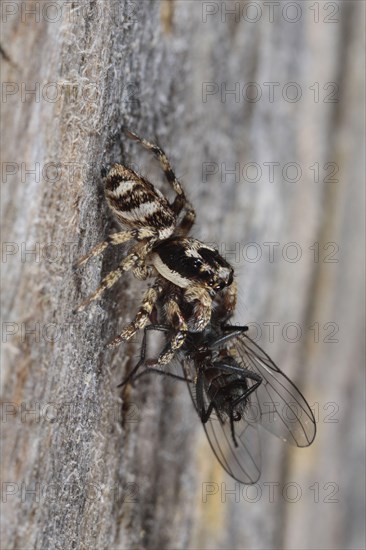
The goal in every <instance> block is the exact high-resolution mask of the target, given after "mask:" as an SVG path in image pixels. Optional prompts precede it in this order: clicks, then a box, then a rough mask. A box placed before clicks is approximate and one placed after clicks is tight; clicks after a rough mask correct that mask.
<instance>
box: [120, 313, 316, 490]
mask: <svg viewBox="0 0 366 550" xmlns="http://www.w3.org/2000/svg"><path fill="white" fill-rule="evenodd" d="M187 314H188V313H187ZM221 321H223V322H222V323H221ZM226 321H227V315H226V314H225V313H224V311H223V310H222V309H221V310H220V304H218V307H217V308H216V309H215V313H214V314H213V318H212V321H211V323H210V325H209V326H208V327H206V329H205V330H204V331H202V332H189V333H188V335H187V338H186V340H185V342H184V345H183V346H182V348H181V350H180V352H179V356H178V358H177V359H178V360H179V363H180V364H181V366H182V369H183V375H177V374H173V373H171V372H169V371H166V370H160V369H157V368H156V366H157V364H156V362H154V361H152V360H146V342H147V333H148V332H150V331H162V332H164V333H165V334H166V340H167V342H168V343H167V345H169V341H170V338H171V332H172V329H171V327H169V326H168V325H164V324H153V325H149V326H148V327H146V329H145V335H144V339H143V344H142V349H141V358H140V361H139V363H138V364H137V365H136V367H135V368H134V369H133V371H132V372H131V374H130V376H129V377H128V379H127V380H129V379H131V378H138V377H139V376H141V375H143V374H145V373H147V372H156V373H159V374H163V375H165V376H170V377H173V378H178V379H180V380H185V381H186V383H187V385H188V388H189V391H190V394H191V397H192V401H193V404H194V406H195V409H196V411H197V413H198V416H199V417H200V419H201V422H202V424H203V427H204V429H205V432H206V435H207V438H208V441H209V443H210V445H211V448H212V450H213V452H214V453H215V455H216V457H217V459H218V460H219V462H220V463H221V465H222V466H223V468H224V469H225V470H226V471H227V472H228V473H229V474H230V476H232V477H233V478H234V479H236V480H237V481H240V482H241V483H246V484H252V483H256V482H257V481H258V479H259V477H260V473H261V449H260V437H259V430H258V426H262V427H263V428H264V429H266V430H267V431H269V432H271V433H272V434H274V435H275V436H277V437H279V438H280V439H282V440H283V441H285V442H287V443H290V444H292V445H295V446H297V447H307V446H308V445H310V444H311V443H312V441H313V440H314V437H315V433H316V426H315V419H314V415H313V413H312V411H311V409H310V407H309V405H308V403H307V401H306V400H305V398H304V397H303V395H302V394H301V392H300V391H299V390H298V389H297V387H296V386H295V385H294V384H293V382H292V381H291V380H290V379H289V378H288V377H287V376H286V375H285V374H284V373H283V372H282V371H281V370H280V369H279V368H278V367H277V365H276V364H275V363H274V362H273V361H272V360H271V359H270V357H269V356H268V355H267V354H266V353H265V352H264V351H263V350H262V349H261V348H260V347H259V346H258V345H257V344H256V343H255V342H254V341H253V340H252V339H251V338H249V336H248V335H247V332H248V328H247V327H236V326H232V325H228V324H226ZM142 366H145V367H146V369H145V370H143V371H142V372H141V373H140V374H137V376H136V372H137V370H138V369H139V368H140V367H142ZM127 380H125V381H124V383H126V382H127Z"/></svg>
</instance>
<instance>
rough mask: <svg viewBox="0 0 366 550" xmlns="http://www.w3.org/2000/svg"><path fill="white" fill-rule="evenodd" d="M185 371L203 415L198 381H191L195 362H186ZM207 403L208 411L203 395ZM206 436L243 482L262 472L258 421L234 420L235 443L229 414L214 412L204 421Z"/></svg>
mask: <svg viewBox="0 0 366 550" xmlns="http://www.w3.org/2000/svg"><path fill="white" fill-rule="evenodd" d="M183 368H184V374H185V377H186V379H187V385H188V389H189V392H190V394H191V398H192V401H193V404H194V407H195V409H196V411H197V413H198V416H199V417H201V415H200V411H199V408H198V405H197V398H196V387H195V384H194V383H192V382H189V381H188V380H194V378H195V371H194V365H193V363H192V362H191V361H190V360H185V361H184V362H183ZM204 406H205V410H207V408H208V406H209V401H208V398H207V395H206V394H205V395H204ZM203 427H204V429H205V432H206V435H207V439H208V441H209V443H210V445H211V449H212V450H213V452H214V454H215V455H216V458H217V459H218V461H219V462H220V464H221V465H222V467H223V468H224V470H226V472H227V473H228V474H229V475H230V476H231V477H232V478H234V479H235V480H237V481H239V482H240V483H245V484H248V485H250V484H253V483H256V482H257V481H258V479H259V477H260V474H261V455H260V441H259V434H258V428H257V425H256V424H255V423H252V422H249V421H247V420H246V419H245V418H241V420H239V421H236V422H234V429H235V438H236V440H237V444H238V446H236V445H235V443H234V441H233V437H232V434H231V427H230V421H229V418H228V417H227V416H224V415H219V414H218V413H217V412H214V411H213V412H212V414H211V416H210V418H209V420H208V421H207V422H206V423H205V424H203Z"/></svg>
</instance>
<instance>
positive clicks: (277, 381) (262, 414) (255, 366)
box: [230, 333, 316, 447]
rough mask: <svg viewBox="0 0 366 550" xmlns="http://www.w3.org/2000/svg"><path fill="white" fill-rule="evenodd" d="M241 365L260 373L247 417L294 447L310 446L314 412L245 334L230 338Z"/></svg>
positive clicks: (313, 430) (314, 428) (314, 431)
mask: <svg viewBox="0 0 366 550" xmlns="http://www.w3.org/2000/svg"><path fill="white" fill-rule="evenodd" d="M232 344H233V346H232V347H231V346H230V349H231V350H233V353H234V354H239V357H240V360H239V361H240V363H241V365H242V366H243V367H244V368H247V369H250V370H252V371H253V372H256V373H257V374H259V376H260V377H261V378H262V383H261V385H260V386H259V387H258V388H257V390H256V391H255V392H253V393H252V394H251V396H250V404H249V406H248V408H247V414H246V415H245V416H246V417H247V418H248V417H249V418H250V419H251V421H254V420H256V421H258V422H259V423H260V424H261V425H262V426H263V427H264V428H265V429H266V430H268V431H269V432H271V433H272V434H274V435H276V436H277V437H279V438H280V439H282V440H283V441H286V442H287V443H290V444H292V445H297V447H307V446H308V445H310V444H311V443H312V442H313V440H314V438H315V433H316V425H315V418H314V415H313V413H312V411H311V409H310V407H309V405H308V403H307V401H306V399H305V398H304V396H303V395H302V394H301V392H300V391H299V390H298V389H297V388H296V386H295V385H294V384H293V383H292V382H291V380H290V379H289V378H288V377H287V376H286V375H285V374H284V373H283V372H282V371H281V370H280V369H279V368H278V367H277V365H275V363H274V362H273V361H272V359H271V358H270V357H269V356H268V355H267V354H266V353H265V352H264V351H263V350H262V349H261V348H260V347H259V346H258V345H257V344H256V343H255V342H253V340H251V338H249V337H248V336H247V335H246V334H244V333H243V334H240V335H239V336H237V337H236V338H235V339H233V341H232Z"/></svg>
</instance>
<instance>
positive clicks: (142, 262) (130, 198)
mask: <svg viewBox="0 0 366 550" xmlns="http://www.w3.org/2000/svg"><path fill="white" fill-rule="evenodd" d="M124 131H125V133H126V135H127V136H128V137H129V138H130V139H132V140H134V141H136V142H138V143H140V144H141V145H142V146H143V147H145V149H147V150H148V151H151V152H152V153H153V154H154V155H155V157H156V158H157V159H158V160H159V162H160V165H161V168H162V170H163V172H164V174H165V177H166V179H167V181H168V183H169V184H170V185H171V187H172V188H173V190H174V192H175V194H176V196H175V199H174V200H173V202H172V203H169V202H168V200H167V199H166V198H165V197H164V195H163V194H162V193H161V192H160V191H159V190H158V189H156V188H155V187H154V186H153V185H152V184H151V183H150V182H149V181H148V180H147V179H146V178H144V177H142V176H141V175H139V174H137V173H136V172H135V171H134V170H132V169H131V168H128V167H126V166H123V165H121V164H113V165H112V167H111V169H110V170H109V172H108V174H107V176H106V179H105V197H106V200H107V203H108V205H109V207H110V209H111V210H112V212H113V214H114V216H115V218H116V220H117V221H118V222H119V224H120V225H122V226H124V227H126V228H127V229H125V230H123V231H121V232H118V233H113V234H110V235H109V236H108V237H107V239H106V240H105V241H103V242H101V243H99V244H97V245H96V246H95V247H94V248H92V249H91V250H90V252H89V253H88V254H86V255H85V256H83V257H81V258H80V259H79V260H78V261H77V263H76V266H77V267H80V266H83V265H85V264H86V262H87V261H88V260H90V259H91V258H93V257H95V256H98V255H99V254H101V253H102V252H103V251H104V250H106V248H108V247H109V246H115V245H119V244H122V243H125V242H127V241H132V240H135V241H137V242H136V243H135V244H133V245H132V246H131V247H130V249H129V253H128V254H127V256H125V257H124V258H123V260H122V261H121V262H120V263H119V265H118V267H117V269H115V270H114V271H111V272H110V273H108V274H107V275H106V277H105V278H104V279H103V280H102V281H101V284H100V286H99V287H98V288H97V290H96V291H95V292H94V293H93V294H91V295H90V296H89V297H88V298H86V299H85V300H84V301H83V302H82V303H81V304H80V305H79V306H78V307H77V308H76V312H79V311H83V310H84V309H85V308H86V307H87V306H88V305H89V304H90V303H91V302H93V301H94V300H97V299H99V298H100V297H101V296H102V294H103V293H104V291H105V290H106V289H108V288H111V287H112V286H113V285H114V284H115V283H116V282H117V281H118V280H119V279H120V277H121V276H122V275H123V274H124V273H125V272H126V271H129V270H132V273H133V275H134V276H135V277H136V278H137V279H140V280H145V279H147V278H148V277H154V278H155V281H154V283H153V284H152V286H151V287H150V288H148V290H147V291H146V292H145V294H144V296H143V298H142V304H141V306H140V308H139V310H138V311H137V314H136V316H135V318H134V320H133V321H132V322H130V323H129V324H128V325H127V326H125V327H124V329H123V330H122V332H121V334H120V335H119V336H117V338H115V339H114V340H113V341H112V342H111V343H110V344H109V345H110V346H114V345H118V344H119V343H120V342H121V341H123V340H129V339H130V338H132V337H133V336H134V334H135V333H136V332H137V331H138V330H140V329H143V328H144V327H145V326H146V325H147V324H148V323H149V320H150V316H151V314H152V312H153V310H154V307H155V304H156V303H157V302H158V301H159V302H160V303H162V304H163V306H162V307H163V309H164V316H165V320H166V322H167V323H168V324H169V325H170V326H171V327H172V328H173V330H174V334H173V336H172V338H171V341H170V344H169V347H168V349H166V350H165V351H164V353H162V354H161V355H160V357H159V359H158V364H167V363H169V362H170V360H171V359H172V357H173V356H174V354H175V352H176V351H177V350H178V349H179V348H180V347H181V346H182V345H183V343H184V341H185V339H186V337H187V334H188V331H189V332H201V331H203V330H204V329H205V327H206V326H207V325H208V324H209V322H210V319H211V313H212V308H213V306H214V300H215V297H216V296H217V295H218V294H219V293H222V294H223V298H222V300H223V302H224V304H225V307H226V308H227V309H228V311H229V312H230V311H233V310H234V308H235V304H236V294H237V290H236V284H235V282H234V280H233V277H234V271H233V268H232V267H231V265H230V264H229V263H228V262H227V261H226V260H225V259H224V258H223V257H222V256H220V254H219V253H218V251H217V250H216V249H215V248H213V247H211V246H209V245H207V244H205V243H203V242H201V241H199V240H197V239H193V238H192V237H189V236H188V234H189V232H190V230H191V228H192V226H193V224H194V221H195V217H196V214H195V211H194V209H193V207H192V205H191V204H190V202H189V201H188V200H187V198H186V196H185V193H184V191H183V188H182V186H181V184H180V182H179V181H178V179H177V178H176V176H175V174H174V172H173V170H172V167H171V165H170V163H169V160H168V158H167V156H166V155H165V153H164V151H163V150H162V149H161V148H160V147H158V146H157V145H155V144H153V143H150V142H149V141H146V140H145V139H143V138H140V137H139V136H138V135H136V134H135V133H134V132H131V131H130V130H126V129H124ZM171 284H173V285H174V287H176V288H177V290H178V289H179V292H178V294H177V295H179V297H180V300H182V301H183V303H184V305H185V307H184V309H185V310H189V311H190V313H189V315H187V314H184V313H183V312H182V308H181V307H180V305H179V303H178V300H176V299H175V297H174V293H172V292H170V293H169V294H168V299H167V300H166V302H165V301H164V292H165V291H166V290H167V289H169V288H170V286H171Z"/></svg>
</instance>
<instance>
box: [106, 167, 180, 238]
mask: <svg viewBox="0 0 366 550" xmlns="http://www.w3.org/2000/svg"><path fill="white" fill-rule="evenodd" d="M105 195H106V199H107V201H108V204H109V206H110V208H111V209H112V210H113V213H114V214H115V216H116V218H117V220H118V221H119V222H120V223H121V224H123V225H127V226H129V227H143V228H146V230H147V234H149V233H150V232H149V230H150V229H153V230H154V232H156V234H157V237H158V238H159V239H166V238H167V237H169V236H170V235H172V233H173V231H174V229H175V227H176V223H177V220H176V215H175V214H174V212H173V211H172V209H171V208H170V206H169V203H168V201H167V200H166V199H165V197H164V196H163V195H162V193H161V192H160V191H159V190H158V189H155V188H154V187H153V186H152V184H151V183H150V182H149V181H147V180H146V179H144V178H142V177H141V176H139V175H138V174H136V172H134V171H133V170H131V169H130V168H126V167H125V166H122V165H120V164H114V165H113V166H112V168H111V170H110V171H109V173H108V175H107V178H106V184H105Z"/></svg>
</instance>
